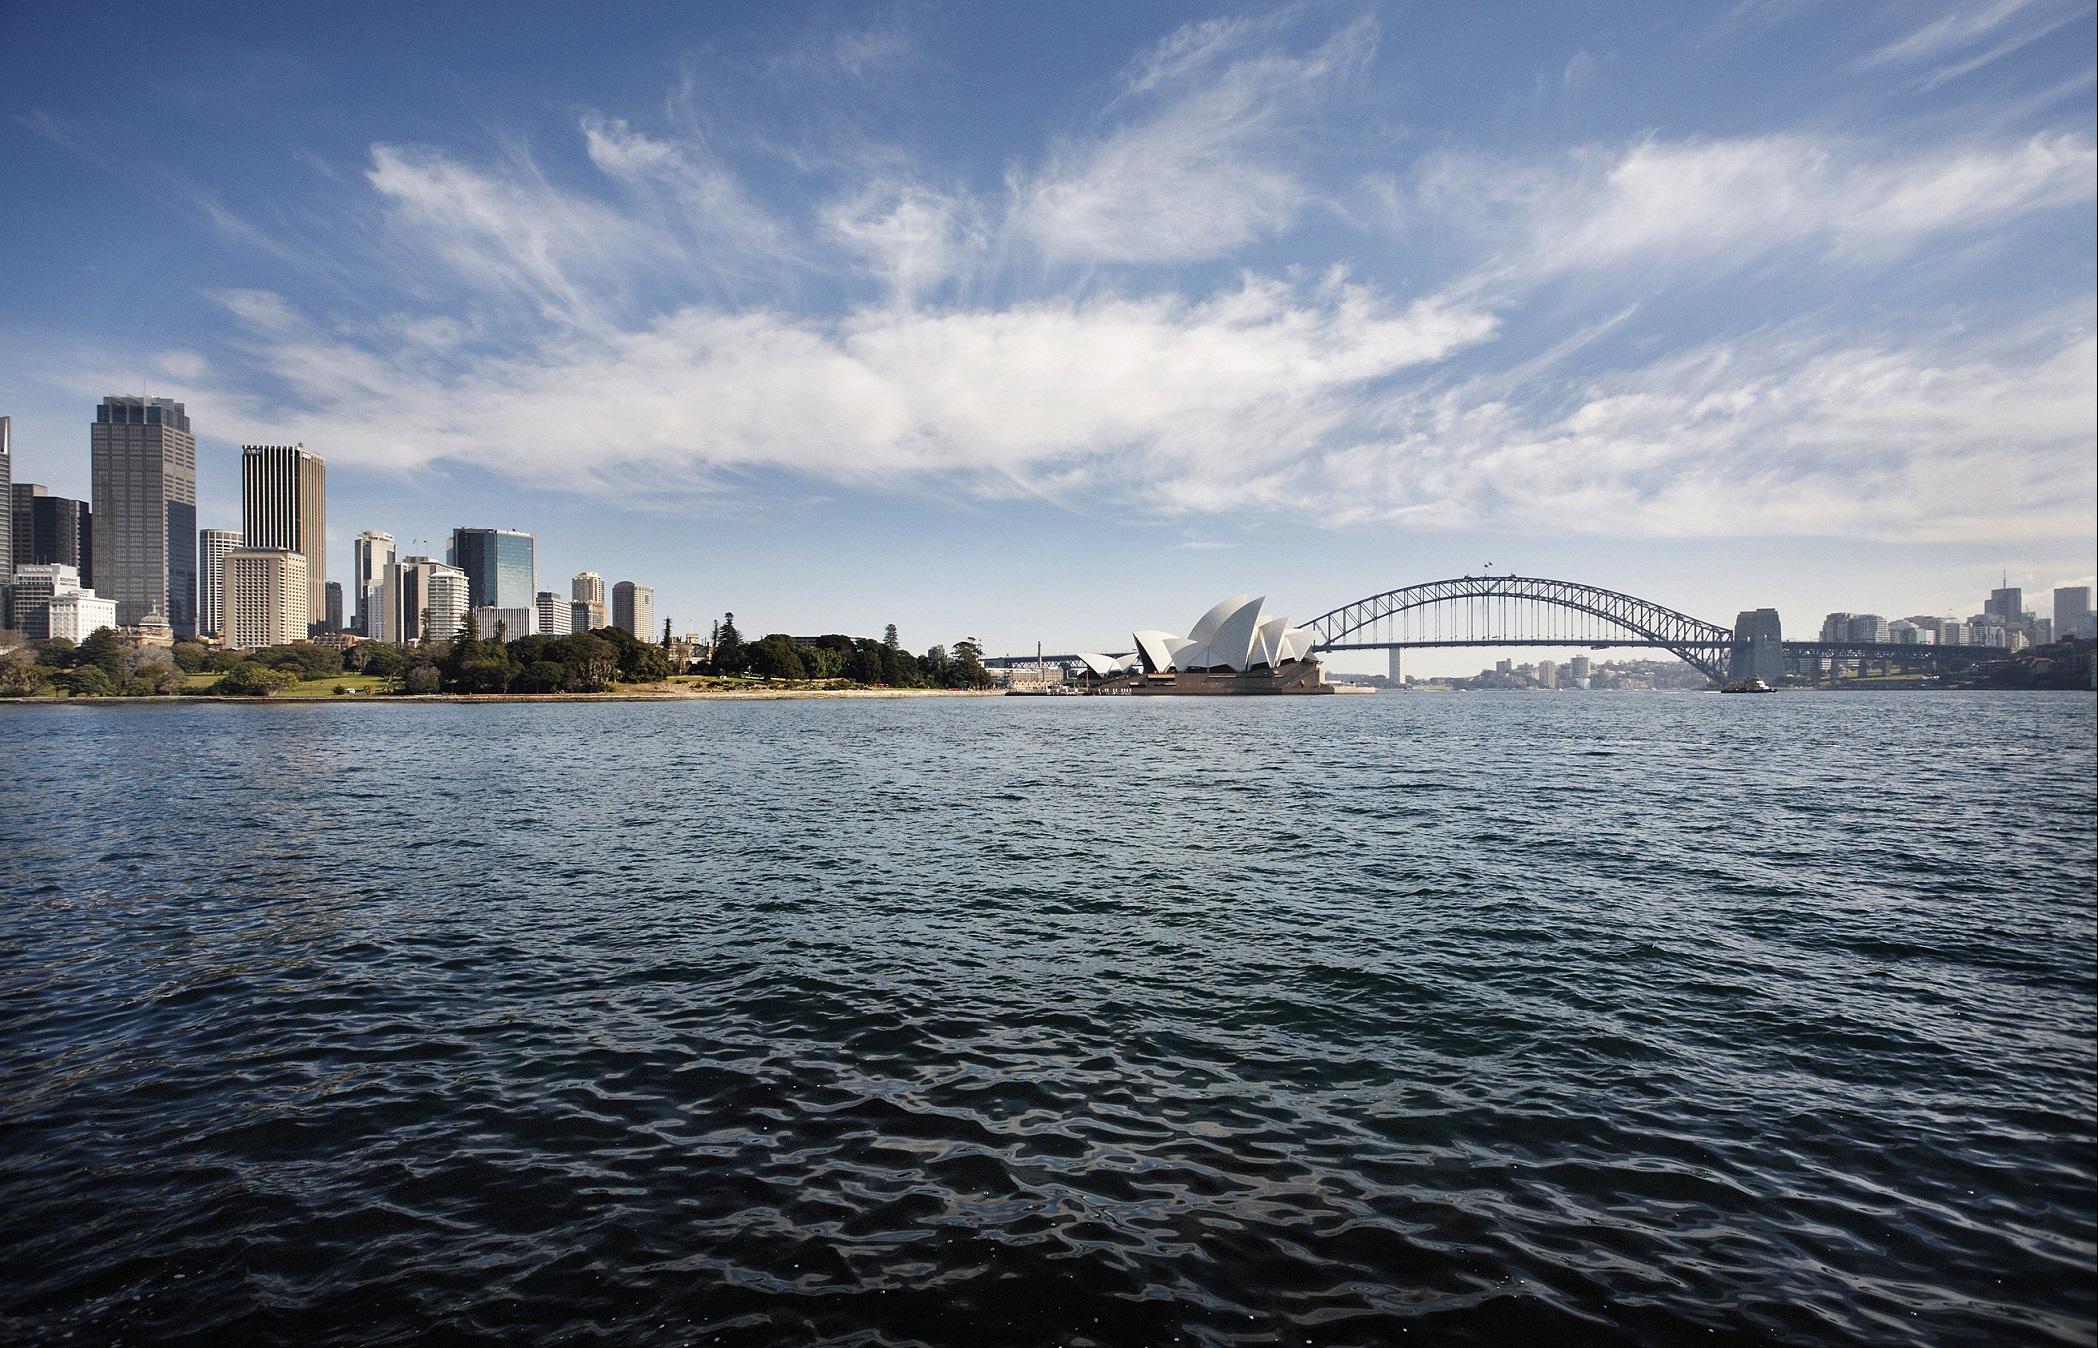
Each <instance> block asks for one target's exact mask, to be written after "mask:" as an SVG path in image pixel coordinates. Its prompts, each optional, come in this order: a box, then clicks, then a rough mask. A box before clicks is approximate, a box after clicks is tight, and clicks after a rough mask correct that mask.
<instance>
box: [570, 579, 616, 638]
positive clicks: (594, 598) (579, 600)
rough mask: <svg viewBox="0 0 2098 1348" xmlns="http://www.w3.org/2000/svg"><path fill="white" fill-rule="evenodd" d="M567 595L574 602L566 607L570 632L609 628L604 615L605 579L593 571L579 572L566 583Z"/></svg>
mask: <svg viewBox="0 0 2098 1348" xmlns="http://www.w3.org/2000/svg"><path fill="white" fill-rule="evenodd" d="M568 593H569V596H570V598H571V599H572V600H573V601H574V602H572V603H570V604H569V606H568V628H569V630H570V631H571V632H595V631H596V630H597V629H598V628H600V627H607V626H610V623H609V621H608V619H607V617H606V614H605V578H604V577H603V576H600V575H599V574H597V572H595V571H581V572H578V573H577V574H576V577H575V579H574V580H572V581H570V582H569V583H568Z"/></svg>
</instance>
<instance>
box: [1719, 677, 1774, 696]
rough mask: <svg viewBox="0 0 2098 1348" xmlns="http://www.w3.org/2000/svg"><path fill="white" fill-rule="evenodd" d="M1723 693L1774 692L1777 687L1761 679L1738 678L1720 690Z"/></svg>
mask: <svg viewBox="0 0 2098 1348" xmlns="http://www.w3.org/2000/svg"><path fill="white" fill-rule="evenodd" d="M1719 691H1720V692H1722V693H1774V692H1776V691H1777V689H1775V688H1772V687H1771V686H1770V685H1769V684H1767V683H1765V682H1763V681H1762V680H1761V679H1736V680H1734V681H1733V682H1732V683H1730V684H1727V685H1726V686H1724V687H1723V688H1721V689H1720V690H1719Z"/></svg>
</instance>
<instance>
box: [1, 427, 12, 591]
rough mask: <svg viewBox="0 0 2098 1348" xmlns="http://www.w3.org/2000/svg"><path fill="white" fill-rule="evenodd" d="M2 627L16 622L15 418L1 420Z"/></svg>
mask: <svg viewBox="0 0 2098 1348" xmlns="http://www.w3.org/2000/svg"><path fill="white" fill-rule="evenodd" d="M0 515H4V516H6V518H5V519H0V627H13V626H14V623H15V617H14V613H15V608H14V594H15V419H14V418H13V417H0Z"/></svg>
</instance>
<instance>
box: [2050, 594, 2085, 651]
mask: <svg viewBox="0 0 2098 1348" xmlns="http://www.w3.org/2000/svg"><path fill="white" fill-rule="evenodd" d="M2092 626H2093V623H2092V615H2091V587H2090V586H2088V585H2064V586H2061V587H2060V588H2058V589H2057V590H2055V592H2054V639H2055V640H2056V641H2061V640H2064V639H2066V638H2068V637H2082V638H2083V639H2084V640H2086V641H2089V640H2090V639H2091V630H2092Z"/></svg>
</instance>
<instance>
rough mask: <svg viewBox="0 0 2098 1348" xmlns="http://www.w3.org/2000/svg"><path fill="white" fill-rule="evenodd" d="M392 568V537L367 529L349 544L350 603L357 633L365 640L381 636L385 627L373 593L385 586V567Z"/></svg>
mask: <svg viewBox="0 0 2098 1348" xmlns="http://www.w3.org/2000/svg"><path fill="white" fill-rule="evenodd" d="M392 565H393V535H392V534H389V533H385V532H383V531H381V530H378V529H366V530H365V531H364V532H363V533H361V534H358V535H357V537H356V538H354V539H352V540H351V541H350V573H351V574H350V588H351V591H352V593H351V604H352V606H353V608H354V609H355V612H356V617H355V619H354V621H355V626H356V630H357V631H358V632H360V633H362V634H363V635H365V636H368V637H376V636H379V635H381V632H380V630H379V629H380V628H382V627H383V626H385V624H384V623H383V622H382V621H381V620H380V618H379V614H378V602H379V601H378V599H377V598H376V597H375V593H374V592H375V591H376V592H383V590H384V588H385V585H386V568H387V567H389V566H392Z"/></svg>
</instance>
